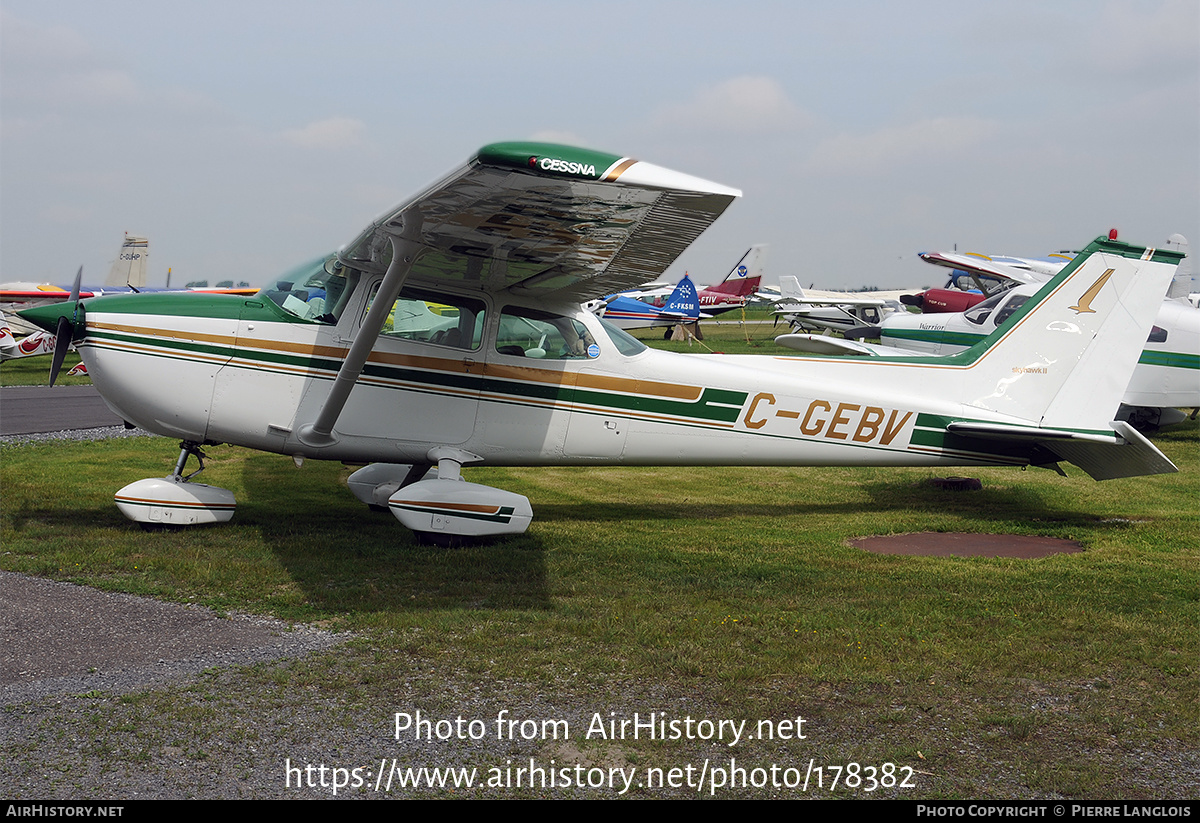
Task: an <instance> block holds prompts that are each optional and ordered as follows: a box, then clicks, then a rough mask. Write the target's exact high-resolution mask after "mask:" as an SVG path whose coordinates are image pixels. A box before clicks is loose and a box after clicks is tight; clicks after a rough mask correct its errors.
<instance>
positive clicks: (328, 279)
mask: <svg viewBox="0 0 1200 823" xmlns="http://www.w3.org/2000/svg"><path fill="white" fill-rule="evenodd" d="M357 282H358V271H356V270H355V269H348V268H346V267H345V266H343V265H342V264H341V263H340V262H338V259H337V256H336V255H332V254H331V255H328V256H326V257H318V258H317V259H316V260H310V261H309V262H307V263H304V264H302V265H299V266H297V267H296V268H294V269H290V270H289V271H286V272H284V273H283V274H282V275H281V276H280V277H279V278H278V279H277V280H276V281H275V282H274V283H272V284H271V285H269V286H267V287H266V288H264V289H263V290H262V291H260V292H259V293H258V296H259V297H265V298H267V299H268V300H270V301H271V302H273V303H275V304H276V305H277V306H279V307H280V308H282V309H283V310H284V311H286V312H288V313H289V314H293V315H295V316H296V317H299V318H300V319H302V320H312V321H313V322H316V323H336V322H337V319H338V317H340V316H341V313H342V310H343V309H345V308H346V303H348V302H349V300H350V295H351V293H352V292H353V291H354V284H355V283H357Z"/></svg>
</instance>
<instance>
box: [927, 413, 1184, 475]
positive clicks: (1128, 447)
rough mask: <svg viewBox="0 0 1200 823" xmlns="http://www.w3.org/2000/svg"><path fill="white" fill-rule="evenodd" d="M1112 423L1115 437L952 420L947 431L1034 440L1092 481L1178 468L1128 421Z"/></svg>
mask: <svg viewBox="0 0 1200 823" xmlns="http://www.w3.org/2000/svg"><path fill="white" fill-rule="evenodd" d="M1110 425H1111V426H1112V428H1113V430H1114V436H1113V437H1106V436H1104V435H1097V434H1086V433H1082V432H1072V431H1064V430H1062V429H1040V428H1038V427H1036V426H1006V425H1001V424H997V423H981V422H974V421H964V422H959V423H951V424H949V425H948V426H947V427H946V430H947V431H949V432H951V433H953V434H958V435H963V436H966V437H975V438H979V439H982V440H1007V441H1020V442H1025V443H1035V444H1037V445H1039V446H1041V447H1042V448H1044V449H1046V450H1047V451H1050V452H1052V453H1054V454H1055V455H1057V456H1058V457H1059V458H1061V459H1063V460H1066V461H1067V462H1068V463H1073V464H1075V465H1076V466H1078V467H1079V468H1081V469H1083V470H1084V471H1085V472H1087V473H1088V474H1089V475H1090V476H1091V477H1092V479H1093V480H1115V479H1116V478H1118V477H1141V476H1143V475H1148V474H1170V473H1172V472H1177V471H1179V469H1178V468H1177V467H1176V466H1175V464H1174V463H1172V462H1171V461H1170V460H1169V459H1168V458H1167V456H1166V455H1165V454H1163V453H1162V452H1160V451H1159V450H1158V448H1157V447H1156V446H1155V445H1154V444H1153V443H1151V442H1150V441H1149V440H1147V439H1146V438H1145V437H1143V436H1142V435H1141V434H1140V433H1139V432H1138V431H1137V430H1136V429H1135V428H1133V427H1132V426H1130V425H1129V424H1128V423H1126V422H1123V421H1116V420H1114V421H1113V422H1112V423H1111V424H1110Z"/></svg>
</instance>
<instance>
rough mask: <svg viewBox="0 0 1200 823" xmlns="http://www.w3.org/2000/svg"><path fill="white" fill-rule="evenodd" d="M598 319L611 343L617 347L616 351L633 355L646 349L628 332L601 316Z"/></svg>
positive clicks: (627, 355)
mask: <svg viewBox="0 0 1200 823" xmlns="http://www.w3.org/2000/svg"><path fill="white" fill-rule="evenodd" d="M599 320H600V325H601V326H603V327H604V331H605V333H606V334H607V335H608V339H609V340H611V341H612V342H613V345H614V346H616V347H617V351H619V352H620V353H621V354H623V355H625V356H626V357H633V356H634V355H635V354H641V353H642V352H644V351H645V350H646V344H645V343H643V342H642V341H641V340H638V339H637V338H636V337H634V336H633V335H632V334H630V333H629V332H627V331H625V330H624V329H622V328H620V327H618V326H616V325H614V324H613V323H611V322H609V321H608V320H605V319H604V318H603V317H601V318H599Z"/></svg>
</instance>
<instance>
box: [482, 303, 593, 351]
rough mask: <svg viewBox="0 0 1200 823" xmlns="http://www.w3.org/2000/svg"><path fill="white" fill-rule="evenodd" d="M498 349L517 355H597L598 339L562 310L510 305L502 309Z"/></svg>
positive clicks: (497, 338)
mask: <svg viewBox="0 0 1200 823" xmlns="http://www.w3.org/2000/svg"><path fill="white" fill-rule="evenodd" d="M496 351H497V352H498V353H500V354H507V355H511V356H514V357H534V358H538V359H542V360H566V359H571V358H583V357H595V356H596V354H595V352H597V351H598V349H597V348H596V341H595V340H594V339H593V338H592V335H591V332H589V331H588V330H587V327H586V326H584V325H583V323H580V322H579V321H578V320H575V319H573V318H570V317H564V316H562V315H560V314H552V313H551V312H545V311H540V310H538V309H527V308H524V307H522V306H507V307H505V309H504V310H503V311H502V312H500V328H499V331H498V333H497V335H496Z"/></svg>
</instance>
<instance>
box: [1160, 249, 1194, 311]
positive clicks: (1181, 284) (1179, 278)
mask: <svg viewBox="0 0 1200 823" xmlns="http://www.w3.org/2000/svg"><path fill="white" fill-rule="evenodd" d="M1167 248H1168V249H1171V250H1172V251H1177V252H1179V253H1180V254H1183V255H1187V256H1185V257H1184V258H1183V259H1182V260H1180V261H1179V268H1178V269H1176V270H1175V279H1174V280H1172V281H1171V288H1170V289H1169V290H1168V291H1167V297H1182V298H1184V299H1186V298H1187V296H1188V295H1189V294H1192V293H1194V292H1195V291H1196V281H1195V280H1194V279H1193V276H1192V258H1191V256H1190V253H1189V250H1188V241H1187V238H1186V237H1184V236H1183V235H1182V234H1172V235H1171V236H1170V237H1168V238H1167Z"/></svg>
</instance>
